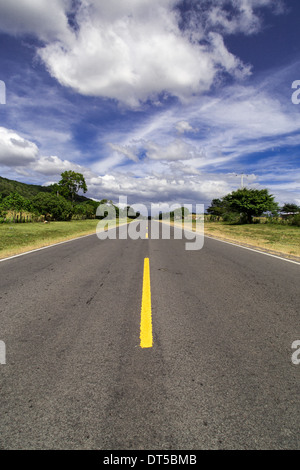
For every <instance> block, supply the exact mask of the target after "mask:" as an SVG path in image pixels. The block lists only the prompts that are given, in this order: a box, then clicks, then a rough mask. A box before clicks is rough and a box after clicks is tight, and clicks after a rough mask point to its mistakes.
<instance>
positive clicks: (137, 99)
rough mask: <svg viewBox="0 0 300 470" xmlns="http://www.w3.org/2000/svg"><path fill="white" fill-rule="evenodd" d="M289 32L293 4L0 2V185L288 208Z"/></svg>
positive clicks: (297, 199) (253, 0) (293, 151)
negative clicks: (254, 193) (267, 197)
mask: <svg viewBox="0 0 300 470" xmlns="http://www.w3.org/2000/svg"><path fill="white" fill-rule="evenodd" d="M299 21H300V2H299V0H183V1H177V0H110V1H109V2H108V1H106V0H51V2H48V1H47V0H9V1H8V0H0V80H1V82H0V175H1V176H3V177H6V178H10V179H14V180H17V181H21V182H25V183H33V184H41V185H48V184H51V183H54V182H58V181H59V179H60V175H61V173H62V172H63V171H65V170H74V171H76V172H80V173H82V174H83V175H84V178H85V180H86V183H87V186H88V192H87V193H86V195H87V196H88V197H91V198H94V199H97V200H101V199H103V198H107V199H112V200H113V201H114V202H115V203H117V202H118V201H119V198H121V197H122V198H124V197H127V200H128V203H130V204H139V203H141V204H145V205H147V206H148V207H150V205H152V206H153V207H154V206H155V205H157V204H161V205H162V206H161V207H163V204H165V205H167V204H169V205H170V204H174V203H179V204H184V203H186V204H194V205H195V204H205V206H206V207H207V206H208V205H209V204H210V202H211V200H212V199H214V198H220V197H223V196H224V195H226V194H228V193H230V192H231V191H234V190H237V189H238V188H240V187H241V184H242V182H243V184H244V186H246V187H249V188H255V189H263V188H267V189H268V190H269V192H270V194H272V195H274V197H275V200H276V201H277V202H278V203H279V204H281V205H282V204H284V203H285V202H292V203H296V204H300V104H299V101H300V29H299ZM297 80H299V83H297ZM4 86H5V88H4ZM293 86H294V88H293ZM242 175H243V176H242Z"/></svg>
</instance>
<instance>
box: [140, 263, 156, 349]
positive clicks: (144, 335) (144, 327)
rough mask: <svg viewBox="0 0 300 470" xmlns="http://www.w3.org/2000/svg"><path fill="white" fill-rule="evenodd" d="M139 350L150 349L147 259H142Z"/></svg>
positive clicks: (148, 264) (150, 318) (150, 321)
mask: <svg viewBox="0 0 300 470" xmlns="http://www.w3.org/2000/svg"><path fill="white" fill-rule="evenodd" d="M140 340H141V342H140V346H141V348H152V345H153V337H152V314H151V288H150V263H149V258H145V259H144V274H143V295H142V308H141V330H140Z"/></svg>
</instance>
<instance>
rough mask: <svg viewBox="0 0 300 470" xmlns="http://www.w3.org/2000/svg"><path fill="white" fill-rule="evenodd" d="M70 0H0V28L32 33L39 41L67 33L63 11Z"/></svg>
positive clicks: (0, 29) (7, 30)
mask: <svg viewBox="0 0 300 470" xmlns="http://www.w3.org/2000/svg"><path fill="white" fill-rule="evenodd" d="M71 9H72V0H51V6H50V4H49V1H48V0H9V1H7V0H0V31H2V32H4V33H8V34H13V35H22V34H30V35H35V36H37V37H38V38H39V39H41V40H43V41H53V40H57V39H61V40H64V41H67V40H68V39H70V37H71V31H70V28H69V25H68V18H67V15H66V12H67V11H71Z"/></svg>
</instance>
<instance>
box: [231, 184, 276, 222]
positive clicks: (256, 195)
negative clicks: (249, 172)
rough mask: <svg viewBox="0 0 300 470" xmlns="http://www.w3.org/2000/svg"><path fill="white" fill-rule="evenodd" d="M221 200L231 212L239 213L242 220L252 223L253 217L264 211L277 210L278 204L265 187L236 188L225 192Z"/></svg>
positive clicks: (273, 211)
mask: <svg viewBox="0 0 300 470" xmlns="http://www.w3.org/2000/svg"><path fill="white" fill-rule="evenodd" d="M222 200H223V201H224V202H225V204H226V205H227V207H228V208H230V209H231V210H232V211H233V212H238V213H240V214H241V220H242V221H243V222H246V223H249V224H251V223H252V221H253V220H252V218H253V217H259V216H261V215H262V214H263V213H264V212H272V213H275V212H276V211H278V204H277V203H276V202H275V201H274V196H272V195H271V194H269V192H268V190H267V189H248V188H243V189H238V190H237V191H233V192H232V193H230V194H227V196H225V197H224V198H223V199H222Z"/></svg>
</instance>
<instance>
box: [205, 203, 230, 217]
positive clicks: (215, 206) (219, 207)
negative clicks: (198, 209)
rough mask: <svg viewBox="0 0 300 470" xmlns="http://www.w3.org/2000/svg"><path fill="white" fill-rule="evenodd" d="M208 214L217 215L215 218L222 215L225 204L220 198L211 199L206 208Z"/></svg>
mask: <svg viewBox="0 0 300 470" xmlns="http://www.w3.org/2000/svg"><path fill="white" fill-rule="evenodd" d="M206 212H207V213H208V214H209V215H213V216H215V217H217V220H219V219H220V217H222V215H224V214H225V212H226V205H225V203H224V201H222V200H221V199H213V200H212V201H211V205H210V206H209V207H208V208H207V209H206Z"/></svg>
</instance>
